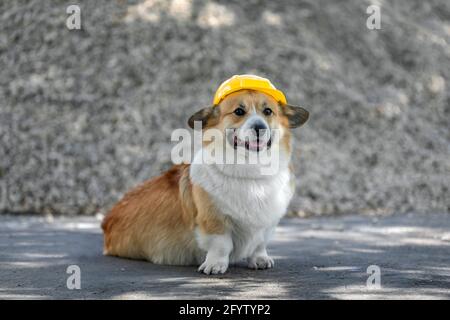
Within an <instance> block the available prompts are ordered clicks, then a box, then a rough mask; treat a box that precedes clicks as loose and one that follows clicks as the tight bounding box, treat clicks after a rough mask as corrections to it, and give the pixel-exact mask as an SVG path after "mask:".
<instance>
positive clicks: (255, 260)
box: [248, 256, 275, 270]
mask: <svg viewBox="0 0 450 320" xmlns="http://www.w3.org/2000/svg"><path fill="white" fill-rule="evenodd" d="M274 265H275V262H274V261H273V259H272V258H271V257H269V256H257V257H251V258H249V259H248V267H249V268H250V269H255V270H256V269H270V268H273V266H274Z"/></svg>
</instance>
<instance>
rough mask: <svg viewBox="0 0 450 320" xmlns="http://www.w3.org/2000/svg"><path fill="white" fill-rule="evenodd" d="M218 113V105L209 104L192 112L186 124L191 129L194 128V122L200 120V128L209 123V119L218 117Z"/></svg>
mask: <svg viewBox="0 0 450 320" xmlns="http://www.w3.org/2000/svg"><path fill="white" fill-rule="evenodd" d="M218 115H219V107H217V106H211V107H206V108H203V109H201V110H199V111H197V112H196V113H194V114H193V115H192V116H191V117H190V118H189V120H188V125H189V127H191V128H192V129H194V122H195V121H201V122H202V128H205V127H206V126H208V125H209V124H211V120H212V119H214V118H218Z"/></svg>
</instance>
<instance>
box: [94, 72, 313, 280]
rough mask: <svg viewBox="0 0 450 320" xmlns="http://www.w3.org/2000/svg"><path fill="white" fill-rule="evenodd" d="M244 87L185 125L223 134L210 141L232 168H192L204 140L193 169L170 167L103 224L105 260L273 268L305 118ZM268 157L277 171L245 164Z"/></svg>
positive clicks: (214, 269) (210, 269) (270, 95)
mask: <svg viewBox="0 0 450 320" xmlns="http://www.w3.org/2000/svg"><path fill="white" fill-rule="evenodd" d="M245 79H247V78H245ZM252 79H253V78H252ZM256 79H264V78H258V77H256ZM264 80H266V79H264ZM258 81H259V80H258ZM267 81H268V80H267ZM242 83H243V82H242V81H241V86H239V84H238V87H237V90H231V91H232V92H228V93H226V94H224V95H223V96H222V97H221V99H220V100H219V101H220V102H218V103H217V104H214V105H213V106H211V107H206V108H204V109H201V110H200V111H198V112H196V113H195V114H194V115H192V116H191V117H190V119H189V121H188V124H189V126H190V127H191V128H194V127H195V122H196V121H198V122H199V123H201V125H202V130H203V131H206V130H209V129H214V130H216V132H221V133H223V135H222V137H221V138H219V139H216V140H218V141H217V142H218V143H219V145H220V146H221V147H223V150H224V153H225V154H228V153H234V155H235V158H236V161H235V162H234V163H228V162H227V163H214V162H211V161H209V162H206V163H205V162H204V161H203V162H202V161H198V160H199V159H200V158H201V157H202V156H203V155H204V153H205V152H207V151H208V152H209V151H210V150H208V148H210V147H211V146H212V143H211V142H210V141H205V142H203V144H202V147H201V148H200V150H198V151H197V152H196V153H195V154H194V160H193V162H192V163H191V164H179V165H174V166H173V167H172V168H171V169H170V170H168V171H167V172H165V173H163V174H162V175H160V176H158V177H156V178H154V179H150V180H148V181H146V182H144V183H143V184H142V185H140V186H138V187H137V188H135V189H134V190H131V191H130V192H128V193H127V194H126V195H125V196H124V197H123V198H122V200H120V201H119V202H118V203H117V204H116V205H115V206H114V207H113V208H112V209H111V210H110V212H109V213H108V214H107V215H106V216H105V219H104V220H103V222H102V229H103V232H104V254H106V255H112V256H119V257H125V258H132V259H143V260H148V261H150V262H152V263H155V264H165V265H197V266H199V267H198V271H199V272H203V273H205V274H222V273H225V272H226V271H227V269H228V266H229V265H230V264H232V263H237V262H241V261H245V262H246V263H247V265H248V267H249V268H251V269H267V268H272V267H273V266H274V261H273V259H272V258H271V257H270V256H269V255H268V253H267V248H266V247H267V243H268V241H269V239H270V238H271V236H272V234H273V233H274V230H275V227H276V226H277V224H278V223H279V221H280V219H281V218H282V217H283V215H284V214H285V213H286V211H287V208H288V205H289V202H290V200H291V198H292V196H293V194H294V187H295V185H294V182H295V178H294V176H293V172H292V168H291V165H290V162H291V150H292V145H291V129H293V128H296V127H299V126H301V125H303V124H304V123H305V122H306V121H307V119H308V117H309V113H308V111H306V110H305V109H304V108H302V107H298V106H293V105H289V104H287V103H286V101H285V99H281V101H280V100H279V99H277V96H276V95H275V94H274V93H276V91H271V90H263V89H261V90H258V88H256V89H254V86H253V87H252V89H247V88H246V87H245V86H244V85H242ZM274 90H275V89H274ZM229 91H230V90H229ZM278 92H280V91H278ZM274 132H278V138H277V139H275V138H274ZM244 133H245V135H244ZM268 150H270V151H275V150H276V152H277V153H278V167H277V170H276V171H275V172H272V173H271V174H263V173H262V172H261V170H260V169H261V166H262V165H261V164H259V163H256V164H254V163H251V164H249V163H245V161H244V160H245V159H247V158H248V157H249V155H251V154H253V155H254V154H260V153H261V154H262V153H263V152H264V151H268ZM239 160H242V161H241V162H239Z"/></svg>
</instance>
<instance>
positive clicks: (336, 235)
mask: <svg viewBox="0 0 450 320" xmlns="http://www.w3.org/2000/svg"><path fill="white" fill-rule="evenodd" d="M269 254H271V255H272V257H273V258H274V259H275V268H274V269H271V270H260V271H253V270H249V269H246V268H244V267H242V266H235V267H232V268H230V269H229V271H228V272H227V273H226V274H225V275H220V276H206V275H202V274H199V273H197V272H196V267H172V266H158V265H153V264H150V263H147V262H143V261H132V260H126V259H119V258H113V257H105V256H103V255H102V235H101V230H100V229H99V219H96V218H94V217H77V218H54V219H53V218H52V219H49V218H47V219H46V218H37V217H24V216H19V217H13V216H7V215H6V216H0V299H17V298H19V299H177V298H184V299H232V298H234V299H412V298H415V299H449V298H450V215H448V214H428V215H414V214H410V215H396V216H391V217H384V218H370V217H361V216H345V217H339V218H310V219H285V220H283V221H282V223H281V225H280V227H279V228H278V232H277V234H276V238H275V239H274V241H273V242H272V243H271V245H270V248H269ZM73 264H76V265H78V266H79V267H80V269H81V289H80V290H69V289H67V286H66V281H67V277H69V274H67V273H66V269H67V267H68V266H69V265H73ZM370 265H377V266H379V267H380V270H381V288H379V289H377V288H376V287H372V286H370V287H368V286H367V285H366V281H367V278H368V277H369V274H367V273H366V271H367V268H368V267H369V266H370Z"/></svg>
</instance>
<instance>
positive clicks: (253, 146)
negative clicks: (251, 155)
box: [248, 141, 264, 149]
mask: <svg viewBox="0 0 450 320" xmlns="http://www.w3.org/2000/svg"><path fill="white" fill-rule="evenodd" d="M248 146H249V148H251V149H256V148H258V147H260V148H261V147H262V146H264V143H263V142H261V141H260V142H257V141H250V142H249V143H248Z"/></svg>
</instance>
